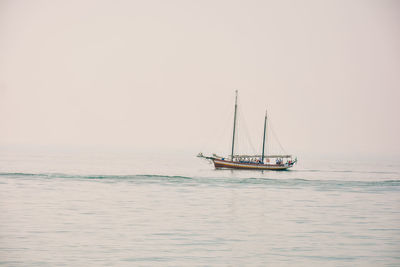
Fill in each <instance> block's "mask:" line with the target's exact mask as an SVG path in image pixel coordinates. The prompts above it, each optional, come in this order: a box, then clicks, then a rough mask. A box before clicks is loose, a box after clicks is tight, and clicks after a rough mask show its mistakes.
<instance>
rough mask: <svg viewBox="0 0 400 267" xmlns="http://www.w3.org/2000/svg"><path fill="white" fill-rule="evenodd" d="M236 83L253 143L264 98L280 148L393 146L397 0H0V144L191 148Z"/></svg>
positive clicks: (205, 134)
mask: <svg viewBox="0 0 400 267" xmlns="http://www.w3.org/2000/svg"><path fill="white" fill-rule="evenodd" d="M236 89H237V90H239V102H240V107H241V108H242V110H243V115H244V116H245V118H246V124H247V127H248V129H249V131H250V132H252V135H254V136H255V137H256V138H259V140H257V139H256V140H253V143H255V144H256V145H258V144H259V143H260V142H261V134H262V126H263V125H262V123H263V116H264V112H265V109H266V108H268V112H269V114H270V118H271V122H272V123H273V126H274V130H275V132H276V133H277V134H278V135H279V140H280V142H281V143H282V144H283V145H284V147H285V149H286V150H287V151H288V152H291V153H300V154H301V153H303V154H307V153H319V154H330V153H332V154H333V153H338V154H352V155H357V154H371V155H381V154H385V153H388V154H397V155H400V119H399V116H400V105H399V100H400V2H399V1H385V0H383V1H368V0H366V1H357V0H355V1H320V0H316V1H231V0H229V1H228V0H226V1H153V0H149V1H87V0H79V1H50V0H48V1H15V0H13V1H5V0H3V1H1V2H0V146H14V145H48V146H52V145H54V146H57V145H64V146H79V145H92V146H103V145H104V146H127V147H132V148H135V147H137V148H139V147H140V148H142V149H143V148H144V149H146V148H149V149H152V150H154V149H160V150H162V149H176V150H190V151H192V150H193V152H198V150H200V149H201V148H202V147H203V146H204V144H205V143H208V142H210V140H209V139H213V138H214V137H213V133H214V132H218V131H219V129H220V128H221V127H222V126H223V125H228V126H227V127H228V130H227V132H229V133H228V135H230V134H231V133H230V129H229V127H232V126H231V123H232V122H231V119H230V116H231V114H232V113H233V102H234V90H236ZM224 127H225V126H224ZM229 138H230V137H228V138H226V139H229ZM214 139H215V138H214ZM224 142H226V143H227V144H228V146H229V143H230V140H225V139H224ZM226 152H227V154H229V151H226Z"/></svg>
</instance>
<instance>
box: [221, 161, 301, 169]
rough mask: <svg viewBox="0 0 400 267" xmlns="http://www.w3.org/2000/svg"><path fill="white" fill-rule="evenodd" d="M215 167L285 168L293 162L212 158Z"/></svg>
mask: <svg viewBox="0 0 400 267" xmlns="http://www.w3.org/2000/svg"><path fill="white" fill-rule="evenodd" d="M213 162H214V166H215V168H216V169H221V168H226V169H243V170H277V171H278V170H287V169H289V168H290V167H292V166H293V164H279V165H278V164H261V163H244V162H238V161H229V160H222V159H213Z"/></svg>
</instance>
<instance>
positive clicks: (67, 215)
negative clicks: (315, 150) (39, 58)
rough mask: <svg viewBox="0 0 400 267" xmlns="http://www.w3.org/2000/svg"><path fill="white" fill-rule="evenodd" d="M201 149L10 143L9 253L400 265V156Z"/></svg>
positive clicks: (6, 156)
mask: <svg viewBox="0 0 400 267" xmlns="http://www.w3.org/2000/svg"><path fill="white" fill-rule="evenodd" d="M195 152H197V151H195ZM195 152H194V153H193V154H191V153H187V152H186V153H184V152H179V151H172V152H163V153H162V152H153V153H151V152H143V151H141V152H139V151H133V150H132V151H129V150H125V151H122V152H117V151H112V152H105V151H102V150H97V151H96V150H86V151H83V152H82V151H73V150H63V151H56V150H49V151H33V150H32V151H22V150H11V149H2V150H0V265H4V266H400V163H399V161H395V160H392V161H390V160H389V161H387V160H378V161H377V160H372V159H369V160H367V159H363V160H355V159H353V160H342V159H335V160H328V159H323V158H314V159H308V158H304V157H303V158H302V157H300V158H299V164H298V165H297V166H295V167H294V168H293V169H292V170H290V171H264V172H260V171H238V170H234V171H231V170H214V168H213V166H212V165H211V164H209V163H208V162H207V161H205V160H202V159H199V158H196V157H195V154H196V153H195Z"/></svg>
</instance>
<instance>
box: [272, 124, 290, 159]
mask: <svg viewBox="0 0 400 267" xmlns="http://www.w3.org/2000/svg"><path fill="white" fill-rule="evenodd" d="M269 125H270V129H271V132H272V135H273V136H274V138H275V139H276V141H277V143H278V145H279V147H280V148H281V149H282V151H283V152H284V153H285V154H287V153H286V150H285V149H284V148H283V146H282V144H281V142H279V138H278V136H277V134H276V133H275V131H274V128H273V127H272V123H271V120H270V121H269Z"/></svg>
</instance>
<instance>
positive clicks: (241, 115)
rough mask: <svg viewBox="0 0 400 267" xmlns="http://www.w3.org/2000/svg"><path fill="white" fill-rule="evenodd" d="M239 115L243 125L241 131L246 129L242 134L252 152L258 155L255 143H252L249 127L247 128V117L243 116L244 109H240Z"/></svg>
mask: <svg viewBox="0 0 400 267" xmlns="http://www.w3.org/2000/svg"><path fill="white" fill-rule="evenodd" d="M238 114H239V119H240V121H241V124H242V126H241V129H244V130H243V131H242V132H243V135H244V136H245V137H246V140H247V144H248V145H250V149H251V150H252V151H251V152H253V153H254V154H255V153H256V149H255V148H254V145H253V143H252V142H251V138H250V134H249V130H248V127H247V124H246V120H245V116H244V115H243V110H242V108H239V109H238Z"/></svg>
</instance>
